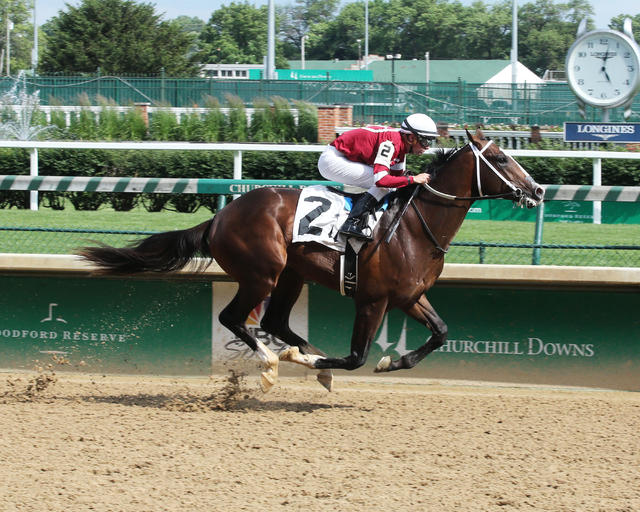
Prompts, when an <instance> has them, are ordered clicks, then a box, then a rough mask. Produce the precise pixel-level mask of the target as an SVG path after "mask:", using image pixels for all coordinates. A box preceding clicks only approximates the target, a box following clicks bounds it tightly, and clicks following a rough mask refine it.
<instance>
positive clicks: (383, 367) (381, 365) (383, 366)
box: [373, 356, 391, 373]
mask: <svg viewBox="0 0 640 512" xmlns="http://www.w3.org/2000/svg"><path fill="white" fill-rule="evenodd" d="M390 366H391V356H384V357H383V358H382V359H380V361H378V364H377V365H376V367H375V369H374V370H373V371H374V372H376V373H380V372H386V371H389V367H390Z"/></svg>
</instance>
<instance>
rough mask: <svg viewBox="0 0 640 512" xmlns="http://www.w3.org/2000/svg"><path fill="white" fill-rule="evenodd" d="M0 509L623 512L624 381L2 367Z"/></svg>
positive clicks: (633, 473)
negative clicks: (260, 376)
mask: <svg viewBox="0 0 640 512" xmlns="http://www.w3.org/2000/svg"><path fill="white" fill-rule="evenodd" d="M0 425H1V430H2V436H1V437H0V461H2V463H1V465H0V510H2V511H3V512H9V511H14V510H15V511H50V512H58V511H60V512H62V511H64V512H69V511H84V510H95V511H133V512H138V511H140V512H142V511H151V512H159V511H171V512H176V511H187V510H188V511H225V512H229V511H240V510H248V511H254V510H255V511H258V510H259V511H281V510H282V511H302V510H304V511H305V512H307V511H312V512H313V511H323V512H326V511H340V512H351V511H354V512H355V511H358V512H363V511H385V512H386V511H407V512H408V511H412V512H415V511H431V510H433V511H438V512H448V511H452V512H453V511H455V512H466V511H469V512H478V511H516V510H529V511H566V512H575V511H603V512H604V511H606V512H614V511H625V512H632V511H639V510H640V435H638V431H639V427H640V394H639V393H625V392H612V391H597V390H591V391H590V390H578V389H551V388H529V387H514V386H508V385H495V384H493V385H469V384H464V383H451V382H437V381H429V380H417V379H416V380H406V381H401V380H397V381H394V380H391V379H389V378H386V377H379V378H378V377H372V378H370V379H355V378H350V377H348V376H345V375H344V374H343V375H341V376H339V377H338V378H337V379H336V383H335V391H334V392H333V393H328V392H326V391H325V390H324V389H323V388H322V387H320V385H319V384H318V383H316V382H315V380H313V379H312V378H309V379H304V378H288V379H282V380H281V381H280V382H279V383H278V384H277V385H276V387H275V388H274V389H273V390H272V391H271V392H270V393H268V394H266V395H263V394H262V393H261V392H259V391H258V386H257V379H256V378H255V377H253V376H250V377H243V376H238V375H237V374H236V375H235V376H234V375H233V374H231V373H230V374H229V375H228V376H221V377H216V378H212V379H209V380H207V379H195V378H193V379H177V378H151V377H122V376H100V375H77V374H58V375H56V374H54V373H52V372H51V371H44V372H40V373H24V374H13V373H0Z"/></svg>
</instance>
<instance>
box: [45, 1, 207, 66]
mask: <svg viewBox="0 0 640 512" xmlns="http://www.w3.org/2000/svg"><path fill="white" fill-rule="evenodd" d="M44 30H45V32H46V34H47V46H46V49H45V52H44V55H43V57H42V59H41V62H40V69H41V71H44V72H53V73H55V72H67V73H68V72H72V73H74V72H75V73H85V72H94V71H95V70H96V69H97V68H100V70H101V71H102V72H103V73H106V74H126V73H141V74H152V73H158V72H160V70H161V69H162V68H164V69H165V71H166V73H167V74H169V75H173V76H180V75H185V74H194V73H195V71H196V67H195V65H194V64H193V63H192V62H190V60H189V59H188V57H187V55H188V52H189V49H190V47H191V45H192V42H193V38H194V37H193V35H192V34H190V33H189V32H187V31H184V30H183V29H182V27H181V26H180V25H179V24H177V23H175V22H173V21H163V20H162V19H161V15H158V14H156V12H155V9H154V6H153V4H144V3H137V2H134V1H132V0H83V1H82V3H81V4H80V5H78V6H77V7H74V6H72V5H69V4H67V10H66V11H62V12H60V14H59V15H58V16H56V17H54V18H52V19H51V20H50V21H49V22H48V23H47V24H46V25H45V27H44Z"/></svg>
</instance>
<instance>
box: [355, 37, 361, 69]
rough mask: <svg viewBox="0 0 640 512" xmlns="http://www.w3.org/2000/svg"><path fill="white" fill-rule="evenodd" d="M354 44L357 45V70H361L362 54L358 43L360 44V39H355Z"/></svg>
mask: <svg viewBox="0 0 640 512" xmlns="http://www.w3.org/2000/svg"><path fill="white" fill-rule="evenodd" d="M356 42H357V43H358V68H362V53H361V51H360V43H361V42H362V39H356Z"/></svg>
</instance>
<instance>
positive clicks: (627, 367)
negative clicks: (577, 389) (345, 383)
mask: <svg viewBox="0 0 640 512" xmlns="http://www.w3.org/2000/svg"><path fill="white" fill-rule="evenodd" d="M428 298H429V300H430V302H431V304H432V305H433V306H434V308H435V309H436V311H437V312H438V314H439V315H440V316H441V317H442V318H443V320H444V321H445V322H446V323H447V325H448V327H449V336H448V342H447V344H446V345H445V346H444V347H442V349H440V350H439V351H438V352H435V353H433V354H431V355H430V356H429V357H427V358H426V359H425V360H424V361H423V362H422V363H420V365H419V366H417V367H416V368H414V369H412V370H410V371H401V372H396V373H395V375H396V376H400V375H402V376H404V377H409V376H414V377H415V376H419V377H431V378H449V379H472V380H491V381H501V380H502V381H507V382H528V383H537V384H563V385H577V386H597V387H613V388H621V389H635V390H640V316H638V314H637V311H640V294H638V293H637V292H635V293H634V292H624V291H612V290H600V291H598V290H585V289H541V288H505V287H497V286H496V287H488V286H477V287H475V286H474V287H471V286H468V287H461V286H444V285H439V286H436V287H434V288H433V289H432V290H431V291H430V292H429V293H428ZM309 304H310V313H309V337H310V339H311V340H314V341H315V342H316V343H317V345H318V347H319V348H322V349H324V350H325V351H326V352H327V353H329V354H331V355H335V356H345V355H347V354H348V353H349V343H350V338H351V329H352V325H353V313H354V306H353V303H352V302H351V301H350V300H349V299H346V298H344V297H337V296H336V294H335V293H334V292H331V291H330V290H326V289H324V288H322V287H320V286H317V285H310V286H309ZM327 319H331V321H327ZM384 331H385V329H384V324H383V328H381V330H380V331H379V332H378V335H377V336H376V339H375V341H374V343H373V345H372V348H371V352H370V355H369V361H368V365H370V366H375V364H376V363H377V361H378V360H379V359H380V357H382V356H383V355H390V356H392V358H394V359H396V358H398V357H399V356H400V355H401V354H402V353H404V351H405V350H412V349H415V348H417V347H419V346H420V345H422V344H423V343H424V342H425V341H426V339H427V337H428V336H429V335H430V333H429V331H428V330H427V329H426V328H425V327H423V326H422V325H420V324H419V323H418V322H416V321H415V320H412V319H409V318H407V317H406V315H404V313H402V312H400V311H392V312H390V313H389V314H388V315H387V319H386V333H385V332H384ZM383 347H384V348H385V349H384V350H383ZM367 371H370V370H367Z"/></svg>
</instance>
